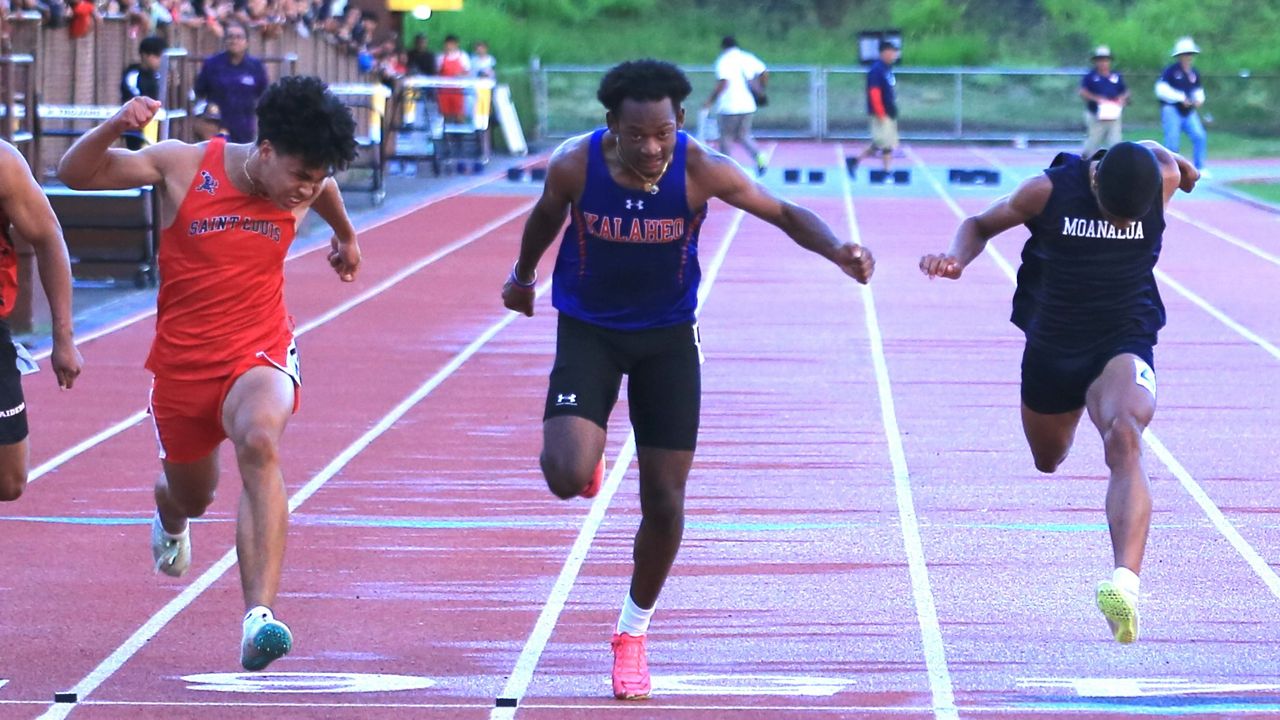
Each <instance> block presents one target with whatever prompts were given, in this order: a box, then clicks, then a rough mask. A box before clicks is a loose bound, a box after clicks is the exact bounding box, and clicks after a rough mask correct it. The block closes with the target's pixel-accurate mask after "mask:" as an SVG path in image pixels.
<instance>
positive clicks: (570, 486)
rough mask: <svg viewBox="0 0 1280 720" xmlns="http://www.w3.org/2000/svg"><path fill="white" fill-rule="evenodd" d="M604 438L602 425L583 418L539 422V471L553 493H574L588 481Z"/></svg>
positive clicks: (560, 495)
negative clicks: (540, 433)
mask: <svg viewBox="0 0 1280 720" xmlns="http://www.w3.org/2000/svg"><path fill="white" fill-rule="evenodd" d="M604 440H605V431H604V428H602V427H600V426H599V425H597V424H595V423H594V422H592V421H590V420H588V419H586V418H580V417H574V416H572V415H559V416H556V417H552V418H547V420H546V422H544V423H543V424H542V457H541V463H542V475H543V477H545V478H546V480H547V487H548V488H550V489H551V492H553V493H555V495H556V497H558V498H560V499H562V500H568V499H570V498H574V497H577V496H578V495H580V494H581V493H582V491H583V490H585V489H586V487H587V486H588V485H590V484H591V477H592V475H593V474H594V473H595V470H596V466H597V465H598V464H599V463H600V456H601V455H603V454H604Z"/></svg>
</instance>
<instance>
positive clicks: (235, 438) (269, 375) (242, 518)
mask: <svg viewBox="0 0 1280 720" xmlns="http://www.w3.org/2000/svg"><path fill="white" fill-rule="evenodd" d="M295 392H296V388H295V387H294V384H293V379H292V378H290V377H289V376H288V375H287V374H285V373H284V372H283V371H281V370H279V369H277V368H274V367H266V366H261V367H255V368H252V369H250V370H249V371H248V372H246V373H245V374H244V375H241V376H240V377H239V378H238V379H237V380H236V381H235V383H234V384H233V385H232V386H231V391H230V392H228V393H227V399H226V400H225V401H224V402H223V405H222V426H223V429H224V430H225V431H226V433H227V437H228V438H230V439H231V442H232V443H233V444H234V445H235V449H236V463H237V464H238V465H239V466H240V479H241V481H242V482H243V484H244V490H243V492H242V493H241V495H240V509H239V515H238V518H237V522H236V555H237V557H238V559H239V561H240V585H241V588H242V590H243V592H244V602H245V607H246V608H253V607H256V606H258V605H263V606H267V607H270V606H271V604H272V602H274V601H275V597H276V592H277V591H278V590H279V588H280V573H281V570H282V568H283V566H284V548H285V531H286V530H287V529H288V525H289V505H288V498H287V496H286V494H285V488H284V476H283V474H282V473H281V471H280V438H281V436H282V435H283V434H284V428H285V425H287V424H288V422H289V417H290V416H291V415H292V414H293V401H294V393H295Z"/></svg>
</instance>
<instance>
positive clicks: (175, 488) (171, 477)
mask: <svg viewBox="0 0 1280 720" xmlns="http://www.w3.org/2000/svg"><path fill="white" fill-rule="evenodd" d="M162 464H163V465H164V473H163V474H161V475H160V478H159V479H157V480H156V490H155V495H156V510H158V511H159V513H160V524H161V525H162V526H163V527H164V529H165V531H167V532H168V533H170V534H172V535H178V534H179V533H181V532H182V531H183V530H185V529H186V527H187V520H188V519H190V518H195V517H200V516H201V515H204V511H205V510H206V509H208V507H209V505H211V504H213V495H214V491H215V490H217V488H218V451H217V449H215V450H214V451H213V452H211V453H209V455H208V457H204V458H201V459H200V460H196V461H195V462H189V463H175V462H169V461H168V460H164V461H162Z"/></svg>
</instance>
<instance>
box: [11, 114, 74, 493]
mask: <svg viewBox="0 0 1280 720" xmlns="http://www.w3.org/2000/svg"><path fill="white" fill-rule="evenodd" d="M0 178H3V180H4V181H3V182H0V500H4V501H7V500H17V499H18V497H19V496H21V495H22V491H23V490H24V489H25V488H26V486H27V457H28V449H29V448H28V443H27V402H26V399H25V398H24V397H23V395H22V379H21V378H22V373H23V372H24V371H25V372H34V371H35V361H34V360H32V359H31V356H30V355H28V354H27V351H26V349H25V348H23V347H22V346H20V345H18V344H16V343H14V342H13V339H12V338H11V337H10V335H9V324H8V322H7V319H8V317H9V314H10V313H12V312H13V304H14V301H15V300H16V299H17V297H18V256H17V253H16V252H15V251H14V246H13V238H12V236H11V234H10V227H12V228H13V230H14V231H15V232H16V233H17V235H18V236H20V237H21V238H22V239H23V240H25V241H26V242H28V243H29V244H30V245H31V247H32V248H34V249H35V254H36V266H37V268H39V271H40V283H41V285H43V286H44V293H45V295H46V296H48V298H49V314H50V315H51V316H52V318H53V329H52V335H53V353H52V355H50V358H49V360H50V364H52V365H53V374H54V379H55V380H57V381H58V386H59V387H61V388H63V389H70V387H71V386H72V384H73V383H75V380H76V377H77V376H79V375H80V366H81V364H82V362H83V360H82V359H81V358H80V352H79V351H78V350H76V344H75V341H74V340H73V339H72V327H71V262H70V260H68V258H67V246H66V243H64V242H63V240H62V228H61V227H60V226H59V225H58V218H57V216H55V215H54V214H53V209H52V208H50V207H49V199H48V198H46V197H45V194H44V191H43V190H41V189H40V185H39V183H37V182H36V179H35V177H33V176H32V175H31V168H30V167H28V166H27V161H26V159H25V158H23V157H22V154H21V153H19V152H18V151H17V149H16V148H14V147H13V146H12V145H10V144H9V143H7V142H4V141H3V140H0Z"/></svg>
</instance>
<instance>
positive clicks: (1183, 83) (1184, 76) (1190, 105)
mask: <svg viewBox="0 0 1280 720" xmlns="http://www.w3.org/2000/svg"><path fill="white" fill-rule="evenodd" d="M1199 54H1200V48H1199V47H1197V46H1196V42H1195V40H1192V39H1191V38H1189V37H1184V38H1179V39H1178V42H1177V43H1175V44H1174V46H1173V52H1172V53H1171V55H1172V56H1173V57H1174V58H1175V59H1176V60H1177V62H1175V63H1173V64H1172V65H1170V66H1169V67H1167V68H1165V69H1164V74H1163V75H1161V76H1160V79H1159V80H1158V81H1156V97H1158V98H1160V103H1161V105H1162V107H1161V108H1160V124H1161V125H1162V126H1163V127H1164V146H1165V147H1167V148H1169V149H1170V150H1172V151H1174V152H1178V145H1179V141H1180V140H1181V139H1182V133H1184V132H1185V133H1186V134H1187V137H1189V138H1191V161H1192V162H1193V163H1195V166H1196V168H1197V169H1199V170H1200V171H1201V173H1200V174H1201V176H1202V177H1204V176H1205V175H1206V173H1205V172H1204V162H1205V152H1206V149H1207V147H1208V144H1209V141H1208V136H1207V135H1206V134H1205V131H1204V123H1203V122H1201V120H1200V112H1199V109H1200V106H1201V105H1203V104H1204V87H1203V86H1202V85H1201V83H1200V73H1198V72H1196V71H1195V69H1194V68H1193V67H1191V66H1192V64H1193V63H1194V62H1195V59H1196V55H1199Z"/></svg>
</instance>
